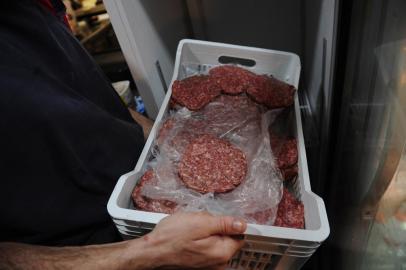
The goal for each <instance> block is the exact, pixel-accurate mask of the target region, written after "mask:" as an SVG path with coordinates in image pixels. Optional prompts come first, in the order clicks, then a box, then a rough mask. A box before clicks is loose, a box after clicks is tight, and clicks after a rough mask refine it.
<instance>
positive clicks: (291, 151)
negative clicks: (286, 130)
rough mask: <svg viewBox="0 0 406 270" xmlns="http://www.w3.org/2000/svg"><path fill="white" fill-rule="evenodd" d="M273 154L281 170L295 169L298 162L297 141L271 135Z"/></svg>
mask: <svg viewBox="0 0 406 270" xmlns="http://www.w3.org/2000/svg"><path fill="white" fill-rule="evenodd" d="M269 135H270V142H271V149H272V153H273V155H274V157H275V159H276V162H277V166H278V168H279V169H280V170H283V169H286V168H290V167H293V166H294V165H295V164H297V161H298V151H297V140H296V138H292V137H288V136H285V137H282V136H278V135H275V134H273V133H270V134H269Z"/></svg>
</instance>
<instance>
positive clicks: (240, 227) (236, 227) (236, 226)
mask: <svg viewBox="0 0 406 270" xmlns="http://www.w3.org/2000/svg"><path fill="white" fill-rule="evenodd" d="M243 227H244V225H243V224H242V222H241V221H239V220H234V221H233V230H234V231H236V232H242V230H243Z"/></svg>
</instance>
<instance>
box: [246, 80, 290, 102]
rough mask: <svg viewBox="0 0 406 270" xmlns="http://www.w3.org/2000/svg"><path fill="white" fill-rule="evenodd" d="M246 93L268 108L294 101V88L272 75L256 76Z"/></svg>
mask: <svg viewBox="0 0 406 270" xmlns="http://www.w3.org/2000/svg"><path fill="white" fill-rule="evenodd" d="M247 94H248V95H249V96H250V97H251V98H252V99H253V100H255V101H256V102H258V103H260V104H264V105H265V106H267V107H268V108H270V109H274V108H282V107H288V106H290V105H292V104H293V102H294V99H293V97H294V94H295V88H294V87H293V86H292V85H289V84H287V83H285V82H283V81H280V80H278V79H276V78H274V77H272V76H266V75H261V76H256V77H255V80H253V81H252V83H251V84H250V85H249V87H248V89H247Z"/></svg>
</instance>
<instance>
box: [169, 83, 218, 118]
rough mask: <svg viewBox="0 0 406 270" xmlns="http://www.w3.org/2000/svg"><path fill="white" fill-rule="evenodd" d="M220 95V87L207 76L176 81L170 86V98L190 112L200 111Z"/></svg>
mask: <svg viewBox="0 0 406 270" xmlns="http://www.w3.org/2000/svg"><path fill="white" fill-rule="evenodd" d="M220 93H221V89H220V86H219V85H218V84H217V83H216V81H215V80H213V79H212V78H211V77H210V76H208V75H195V76H192V77H188V78H186V79H183V80H176V81H174V82H173V85H172V98H173V99H174V100H175V102H176V103H179V104H180V105H182V106H185V107H186V108H188V109H189V110H192V111H197V110H200V109H202V108H203V107H204V106H206V105H207V104H208V103H209V102H210V101H212V100H213V99H214V98H216V97H217V96H219V95H220Z"/></svg>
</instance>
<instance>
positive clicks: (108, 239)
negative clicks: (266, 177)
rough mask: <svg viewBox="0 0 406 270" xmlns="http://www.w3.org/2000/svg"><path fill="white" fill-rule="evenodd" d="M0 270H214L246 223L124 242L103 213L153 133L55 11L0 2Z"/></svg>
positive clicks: (172, 226)
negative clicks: (118, 181)
mask: <svg viewBox="0 0 406 270" xmlns="http://www.w3.org/2000/svg"><path fill="white" fill-rule="evenodd" d="M0 15H1V16H0V69H1V71H0V85H1V87H0V111H1V112H2V118H1V120H0V123H1V124H0V126H1V127H0V130H1V138H2V140H1V143H0V144H1V145H0V148H1V152H0V168H1V172H2V177H1V180H0V184H1V185H0V215H1V219H0V269H71V268H75V269H156V268H165V267H172V268H186V269H190V268H197V269H199V268H201V269H203V268H204V269H223V268H225V264H226V263H227V261H228V260H229V259H230V258H231V257H232V255H233V254H234V253H235V252H236V251H237V250H238V249H240V248H241V247H242V245H243V242H242V240H239V239H237V238H235V237H234V235H238V234H242V233H243V232H244V231H245V229H246V223H245V222H244V221H242V220H239V219H236V218H233V217H224V216H213V215H210V214H208V213H177V214H175V215H173V216H170V217H168V218H165V219H164V220H162V221H161V222H160V223H159V224H158V225H157V227H156V228H155V229H154V230H153V231H152V232H151V233H150V234H147V235H146V236H144V237H143V238H140V239H137V240H130V241H120V240H121V238H120V236H119V234H118V232H117V230H116V228H115V226H114V224H113V222H112V220H111V218H110V217H109V215H108V213H107V209H106V204H107V201H108V198H109V196H110V193H111V191H112V190H113V188H114V185H115V181H116V180H117V179H118V177H119V176H120V175H121V174H123V173H125V172H128V171H130V170H131V169H132V168H134V166H135V162H136V160H137V159H138V157H139V155H140V153H141V150H142V147H143V144H144V138H146V137H147V136H148V132H149V130H150V128H151V122H150V120H148V119H146V118H144V117H142V116H141V115H139V114H137V113H135V112H129V111H128V110H127V109H126V108H125V106H124V105H123V104H122V102H121V100H120V98H119V97H118V95H117V94H116V93H115V91H114V89H113V88H112V87H111V85H110V83H109V82H108V80H107V79H106V78H105V77H104V75H103V74H102V73H101V71H100V70H99V69H98V67H97V66H96V65H95V63H94V62H93V61H92V59H91V58H90V57H89V56H88V54H87V53H86V52H85V51H84V49H83V48H82V47H81V45H80V43H79V42H78V41H77V40H76V39H75V38H74V37H73V36H72V34H71V32H70V30H69V26H68V25H66V17H65V16H64V6H63V4H62V2H61V1H60V0H19V1H2V2H1V3H0Z"/></svg>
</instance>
